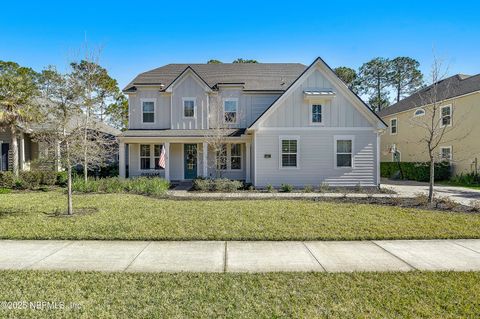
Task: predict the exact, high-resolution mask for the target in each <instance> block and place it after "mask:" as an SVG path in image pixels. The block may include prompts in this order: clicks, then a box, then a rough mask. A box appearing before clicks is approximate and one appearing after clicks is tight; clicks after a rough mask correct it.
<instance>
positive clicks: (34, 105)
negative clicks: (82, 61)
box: [0, 61, 39, 176]
mask: <svg viewBox="0 0 480 319" xmlns="http://www.w3.org/2000/svg"><path fill="white" fill-rule="evenodd" d="M37 79H38V74H37V73H36V72H35V71H33V70H32V69H31V68H26V67H22V66H20V65H18V64H17V63H15V62H4V61H0V123H1V124H3V125H5V126H7V127H8V128H9V130H10V133H11V139H12V140H11V142H12V143H11V152H12V161H13V163H12V170H13V173H14V174H15V175H16V176H18V171H19V167H18V166H19V165H18V141H17V133H18V131H17V128H18V126H19V125H21V124H28V123H29V122H32V121H34V120H35V119H36V117H37V115H38V114H39V113H38V101H37V100H36V97H37V96H38V86H37V84H38V83H37Z"/></svg>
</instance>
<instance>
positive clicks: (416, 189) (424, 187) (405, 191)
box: [382, 179, 480, 206]
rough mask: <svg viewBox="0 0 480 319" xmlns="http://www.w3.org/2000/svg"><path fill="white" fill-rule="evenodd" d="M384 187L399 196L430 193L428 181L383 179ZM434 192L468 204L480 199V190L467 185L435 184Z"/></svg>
mask: <svg viewBox="0 0 480 319" xmlns="http://www.w3.org/2000/svg"><path fill="white" fill-rule="evenodd" d="M382 187H383V188H387V189H391V190H393V191H394V192H396V193H397V194H398V195H399V197H414V196H415V195H416V194H419V193H423V194H428V183H420V182H415V181H397V180H389V179H382ZM434 193H435V194H436V196H439V197H449V198H450V199H452V200H454V201H456V202H458V203H460V204H462V205H466V206H469V205H471V204H472V201H480V190H476V189H471V188H466V187H457V186H444V185H435V186H434Z"/></svg>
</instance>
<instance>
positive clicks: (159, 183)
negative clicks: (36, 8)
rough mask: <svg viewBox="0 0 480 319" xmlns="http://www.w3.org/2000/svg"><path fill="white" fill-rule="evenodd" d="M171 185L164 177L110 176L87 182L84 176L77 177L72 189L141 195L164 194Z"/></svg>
mask: <svg viewBox="0 0 480 319" xmlns="http://www.w3.org/2000/svg"><path fill="white" fill-rule="evenodd" d="M169 187H170V183H169V182H168V181H166V180H165V179H163V178H148V177H138V178H131V179H119V178H118V177H108V178H101V179H89V180H88V182H86V183H85V180H84V179H83V178H75V179H74V180H73V182H72V189H73V191H75V192H80V193H123V192H126V193H133V194H140V195H163V194H165V192H166V191H167V190H168V188H169Z"/></svg>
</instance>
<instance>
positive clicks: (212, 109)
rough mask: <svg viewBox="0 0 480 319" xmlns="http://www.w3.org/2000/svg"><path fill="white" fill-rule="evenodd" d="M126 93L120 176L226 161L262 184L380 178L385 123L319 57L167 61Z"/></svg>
mask: <svg viewBox="0 0 480 319" xmlns="http://www.w3.org/2000/svg"><path fill="white" fill-rule="evenodd" d="M124 92H125V93H126V94H128V97H129V128H128V130H127V131H125V132H123V133H122V134H121V136H120V176H122V177H125V176H130V177H133V176H141V175H158V176H162V177H164V178H166V179H167V180H171V181H177V180H178V181H180V180H190V179H194V178H196V177H200V176H203V177H217V176H218V173H217V172H218V171H219V170H220V171H221V173H222V174H221V176H222V177H226V178H230V179H238V180H244V181H246V182H248V183H252V184H253V185H255V186H257V187H264V186H266V185H268V184H271V185H273V186H279V185H281V184H282V183H286V184H291V185H294V186H303V185H319V184H320V183H328V184H330V185H336V186H356V185H359V184H360V185H363V186H377V185H378V184H379V156H380V155H379V150H380V149H379V146H380V134H381V133H382V132H383V131H384V130H385V128H386V125H385V123H384V122H383V121H382V120H381V119H380V118H379V117H378V116H377V115H376V114H375V113H373V112H372V111H371V110H370V108H368V106H367V105H365V103H363V102H362V101H361V99H360V98H359V97H358V96H356V95H355V94H354V93H353V92H352V91H350V90H349V89H348V88H347V86H346V85H345V84H344V83H343V82H342V81H341V80H340V79H339V78H338V77H337V76H336V75H335V73H334V72H333V71H332V69H331V68H330V67H329V66H328V65H327V64H325V62H324V61H323V60H322V59H321V58H317V59H316V60H315V61H314V62H313V63H312V64H311V65H310V66H305V65H302V64H296V63H295V64H292V63H258V64H169V65H166V66H163V67H160V68H157V69H154V70H151V71H148V72H145V73H141V74H140V75H138V76H137V77H136V78H135V79H134V80H133V81H132V82H131V83H130V84H128V85H127V86H126V88H125V89H124ZM212 141H217V142H218V141H221V145H223V147H222V148H221V149H220V150H219V149H218V148H217V147H213V146H214V145H216V144H215V143H213V142H212ZM163 148H164V151H165V153H164V154H165V158H166V163H165V167H164V168H162V165H159V164H160V163H159V159H160V156H161V154H162V149H163Z"/></svg>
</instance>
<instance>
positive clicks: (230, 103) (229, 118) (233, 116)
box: [223, 99, 238, 124]
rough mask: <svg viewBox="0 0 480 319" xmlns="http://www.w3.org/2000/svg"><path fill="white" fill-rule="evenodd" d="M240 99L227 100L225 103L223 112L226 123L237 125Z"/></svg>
mask: <svg viewBox="0 0 480 319" xmlns="http://www.w3.org/2000/svg"><path fill="white" fill-rule="evenodd" d="M237 111H238V99H225V100H224V101H223V112H224V121H225V123H231V124H235V123H237Z"/></svg>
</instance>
